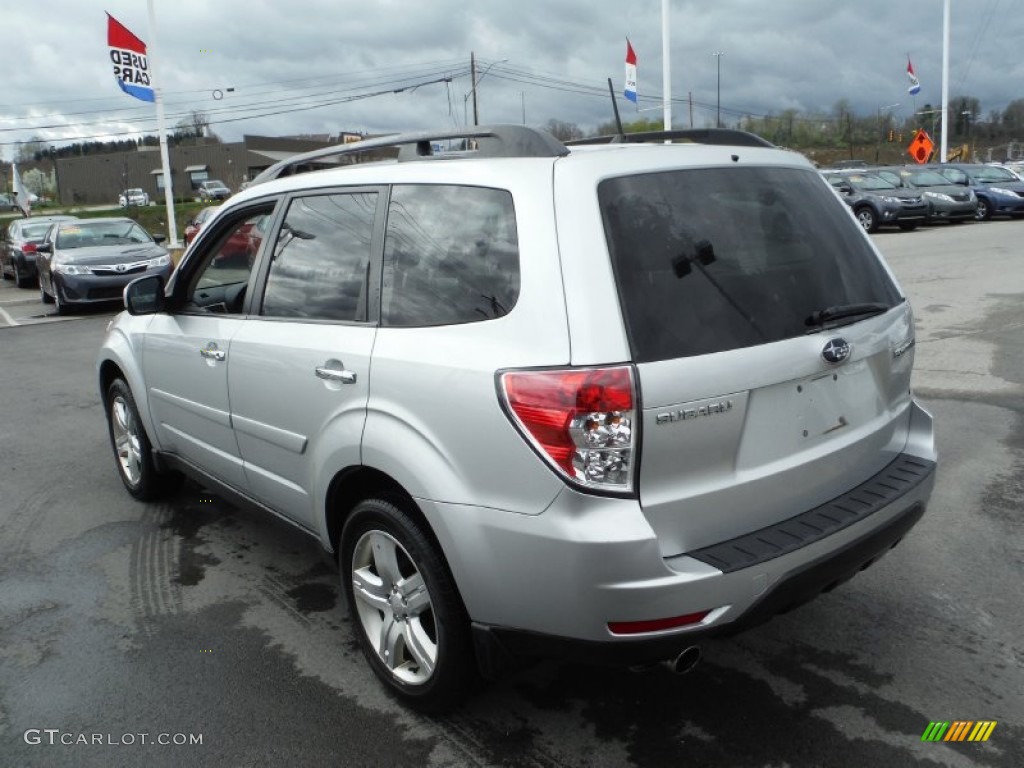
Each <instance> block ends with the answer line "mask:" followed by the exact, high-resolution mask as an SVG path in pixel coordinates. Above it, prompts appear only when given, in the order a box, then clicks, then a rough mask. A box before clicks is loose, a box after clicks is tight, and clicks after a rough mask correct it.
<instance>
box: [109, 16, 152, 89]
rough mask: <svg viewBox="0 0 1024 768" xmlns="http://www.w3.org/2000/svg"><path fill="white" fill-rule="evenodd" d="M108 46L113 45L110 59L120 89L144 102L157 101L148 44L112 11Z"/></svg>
mask: <svg viewBox="0 0 1024 768" xmlns="http://www.w3.org/2000/svg"><path fill="white" fill-rule="evenodd" d="M107 45H108V46H109V47H110V61H111V62H112V63H113V65H114V77H115V78H117V84H118V85H119V86H121V90H122V91H124V92H125V93H127V94H128V95H130V96H134V97H135V98H136V99H142V101H155V100H156V97H155V96H154V95H153V83H152V81H151V79H150V72H149V58H148V57H147V56H146V44H145V43H144V42H142V41H141V40H139V38H137V37H136V36H135V35H133V34H132V32H131V30H129V29H128V27H126V26H124V25H123V24H122V23H121V22H119V21H118V20H117V19H115V18H114V17H113V16H111V15H110V14H109V13H108V14H107Z"/></svg>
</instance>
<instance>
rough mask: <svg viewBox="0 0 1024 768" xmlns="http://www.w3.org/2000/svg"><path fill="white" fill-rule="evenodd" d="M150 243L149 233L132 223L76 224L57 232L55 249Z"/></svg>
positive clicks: (102, 222) (98, 222)
mask: <svg viewBox="0 0 1024 768" xmlns="http://www.w3.org/2000/svg"><path fill="white" fill-rule="evenodd" d="M151 242H153V238H152V237H150V235H149V233H148V232H147V231H146V230H144V229H143V228H142V227H140V226H139V225H138V224H136V223H135V222H134V221H97V222H78V223H75V224H69V225H66V226H62V227H61V228H60V229H59V230H58V231H57V247H58V248H60V249H63V250H67V249H69V248H91V247H94V246H97V245H99V246H103V245H130V244H132V243H151Z"/></svg>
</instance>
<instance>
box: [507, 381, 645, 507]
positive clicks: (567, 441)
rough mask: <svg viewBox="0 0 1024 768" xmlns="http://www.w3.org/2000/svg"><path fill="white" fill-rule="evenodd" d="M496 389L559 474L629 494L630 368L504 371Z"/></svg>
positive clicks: (632, 448)
mask: <svg viewBox="0 0 1024 768" xmlns="http://www.w3.org/2000/svg"><path fill="white" fill-rule="evenodd" d="M500 385H501V386H500V389H501V396H502V398H504V401H505V404H506V405H507V406H508V412H509V413H510V414H511V415H512V417H513V421H514V422H515V424H516V426H517V427H519V429H520V431H521V432H522V434H523V435H524V436H525V437H526V438H527V439H528V440H529V441H530V443H531V444H532V445H533V446H534V447H535V448H536V449H537V450H538V451H539V452H540V454H541V456H543V457H544V458H545V459H547V461H548V462H549V463H550V464H551V465H552V466H553V467H554V468H555V469H556V470H557V471H558V472H559V473H560V474H561V475H562V476H564V477H565V478H567V479H569V480H571V481H572V482H574V483H577V484H578V485H581V486H583V487H585V488H593V489H595V490H602V491H627V492H629V491H632V490H633V469H634V466H635V462H636V435H635V433H634V430H633V420H634V418H635V416H636V411H635V409H636V397H635V386H634V383H633V369H632V368H631V367H630V366H627V365H619V366H614V367H609V368H567V369H564V370H554V371H508V372H505V373H503V374H501V377H500Z"/></svg>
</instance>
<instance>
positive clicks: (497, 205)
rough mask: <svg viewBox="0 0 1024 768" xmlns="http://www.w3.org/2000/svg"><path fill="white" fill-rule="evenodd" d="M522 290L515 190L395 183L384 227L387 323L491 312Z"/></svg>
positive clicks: (466, 319) (463, 318) (504, 308)
mask: <svg viewBox="0 0 1024 768" xmlns="http://www.w3.org/2000/svg"><path fill="white" fill-rule="evenodd" d="M518 297H519V238H518V236H517V234H516V218H515V209H514V207H513V204H512V195H511V194H510V193H509V192H508V191H506V190H500V189H488V188H484V187H463V186H441V185H437V186H426V185H422V186H420V185H397V186H395V187H394V188H393V190H392V193H391V204H390V205H389V207H388V222H387V230H386V233H385V235H384V275H383V291H382V296H381V320H382V322H383V324H384V325H390V326H427V325H449V324H457V323H472V322H476V321H479V320H490V319H492V318H496V317H501V316H502V315H504V314H507V313H508V312H509V311H510V310H511V309H512V307H513V306H515V303H516V300H517V299H518Z"/></svg>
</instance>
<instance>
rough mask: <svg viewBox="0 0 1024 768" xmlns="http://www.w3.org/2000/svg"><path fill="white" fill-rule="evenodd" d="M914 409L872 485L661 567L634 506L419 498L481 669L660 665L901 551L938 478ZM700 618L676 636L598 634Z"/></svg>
mask: <svg viewBox="0 0 1024 768" xmlns="http://www.w3.org/2000/svg"><path fill="white" fill-rule="evenodd" d="M912 408H913V410H912V413H911V426H910V434H909V437H908V443H907V447H906V448H905V451H906V453H904V454H902V455H900V456H899V457H896V458H895V460H894V461H893V462H892V463H891V464H890V465H889V466H887V467H886V468H885V469H883V470H882V471H881V472H879V473H878V474H877V475H876V476H874V477H872V478H869V479H868V480H867V481H865V482H864V483H862V484H860V485H859V486H857V487H856V488H854V489H852V490H851V491H849V492H847V493H845V494H843V495H842V496H840V497H838V498H836V499H833V500H832V502H829V503H827V504H825V505H822V506H821V507H817V508H815V509H813V510H807V511H802V512H801V513H800V514H798V515H795V516H794V517H792V518H790V519H789V520H786V521H783V522H781V523H779V524H777V525H774V526H770V527H769V528H768V529H765V530H763V531H756V532H751V533H748V534H745V535H743V536H740V537H738V538H737V539H735V540H733V541H729V542H722V543H720V544H718V545H715V546H713V547H708V548H705V549H702V550H698V551H695V552H690V553H686V554H683V555H677V556H675V557H670V558H667V559H666V558H664V557H662V555H661V552H660V549H659V547H658V542H657V539H656V537H655V536H654V534H653V532H652V530H651V529H650V527H649V525H647V524H646V520H645V519H644V518H643V513H642V510H640V508H639V505H638V504H637V502H636V501H635V500H630V499H611V498H604V497H595V496H587V495H585V494H581V493H578V492H575V491H571V490H568V489H566V490H564V491H563V492H562V493H561V494H560V495H559V497H558V498H556V500H555V501H554V502H553V504H552V505H551V507H550V508H549V509H548V510H546V511H545V512H544V513H542V514H540V515H536V516H525V515H515V514H512V513H505V512H501V511H498V510H493V509H480V508H476V507H468V506H465V505H454V504H445V503H441V502H428V501H424V500H418V501H419V503H420V506H421V509H423V511H424V514H426V516H427V518H428V520H429V522H430V524H431V526H432V528H433V530H434V531H435V533H437V535H438V539H439V541H440V542H441V545H442V547H443V549H444V550H445V553H446V555H447V556H448V562H449V565H450V566H451V569H452V573H453V575H454V576H455V579H456V582H457V584H458V588H459V591H460V594H461V595H462V597H463V601H464V603H465V605H466V608H467V611H468V613H469V616H470V618H471V620H472V622H473V632H474V637H475V640H476V644H477V651H478V656H479V659H480V661H481V666H482V667H483V669H484V671H485V673H493V672H494V670H497V669H500V667H501V666H502V665H503V663H504V661H507V660H509V659H511V658H514V657H519V656H544V657H557V658H566V659H572V660H575V661H587V662H611V663H624V664H639V663H645V662H650V661H658V660H663V659H667V658H670V657H673V656H675V655H678V653H679V652H681V651H682V650H683V649H684V648H686V647H688V646H690V645H692V644H694V643H695V642H697V641H699V640H701V639H703V638H706V637H708V636H713V635H718V634H725V633H731V632H735V631H738V630H741V629H745V628H747V627H749V626H752V625H755V624H757V623H760V622H762V621H765V620H767V619H768V618H770V617H771V616H772V615H774V614H775V613H778V612H780V611H784V610H788V609H789V608H792V607H794V606H795V605H798V604H800V603H802V602H805V601H806V600H809V599H811V598H813V597H814V596H815V595H817V594H818V593H820V592H822V591H827V590H829V589H831V588H833V587H834V586H836V585H837V584H839V583H841V582H842V581H844V580H845V579H847V578H849V577H850V576H852V575H854V574H855V573H856V572H857V571H858V570H861V569H863V568H865V567H867V566H868V565H870V564H871V563H873V562H874V561H875V560H877V559H878V558H879V557H881V556H882V555H883V554H885V553H886V552H887V551H888V550H889V549H890V548H891V547H893V546H894V545H895V544H896V543H898V542H899V541H900V540H901V539H902V537H903V536H904V535H905V534H906V533H907V531H909V530H910V529H911V528H912V527H913V525H914V524H915V523H916V522H917V521H918V520H919V519H920V518H921V516H922V515H923V513H924V510H925V507H926V504H927V501H928V499H929V497H930V495H931V491H932V487H933V485H934V482H935V461H936V455H935V451H934V443H933V434H932V422H931V417H930V416H929V415H928V413H927V412H926V411H924V410H923V409H921V408H920V407H919V406H917V405H916V404H915V405H913V406H912ZM799 528H803V529H804V531H805V532H804V533H801V532H800V531H799V530H798V529H799ZM787 538H791V539H794V542H793V543H787V542H786V539H787ZM762 539H763V541H761V540H762ZM759 548H760V549H759ZM704 611H710V613H709V614H708V615H707V616H706V617H705V618H704V619H703V620H702V621H701V622H700V623H696V624H692V625H689V626H685V627H680V628H674V629H668V630H660V631H654V632H646V633H643V634H634V635H617V634H614V633H612V632H611V631H610V629H609V628H608V623H609V622H638V621H649V620H657V619H664V618H671V617H676V616H686V615H689V614H695V613H701V612H704Z"/></svg>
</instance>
